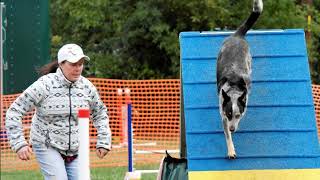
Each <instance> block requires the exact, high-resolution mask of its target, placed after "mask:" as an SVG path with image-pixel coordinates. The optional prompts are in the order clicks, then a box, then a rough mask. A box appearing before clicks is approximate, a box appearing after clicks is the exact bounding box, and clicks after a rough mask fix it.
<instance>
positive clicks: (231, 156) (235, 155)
mask: <svg viewBox="0 0 320 180" xmlns="http://www.w3.org/2000/svg"><path fill="white" fill-rule="evenodd" d="M228 158H229V159H236V158H237V154H236V153H235V152H234V153H228Z"/></svg>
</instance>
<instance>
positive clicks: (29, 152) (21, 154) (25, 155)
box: [17, 146, 32, 161]
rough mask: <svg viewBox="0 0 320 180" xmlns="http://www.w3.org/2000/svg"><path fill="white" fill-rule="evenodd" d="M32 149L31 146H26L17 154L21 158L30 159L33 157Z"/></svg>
mask: <svg viewBox="0 0 320 180" xmlns="http://www.w3.org/2000/svg"><path fill="white" fill-rule="evenodd" d="M31 155H32V149H31V147H29V146H24V147H22V148H21V149H19V151H18V152H17V156H18V158H19V159H21V160H24V161H28V160H30V159H31Z"/></svg>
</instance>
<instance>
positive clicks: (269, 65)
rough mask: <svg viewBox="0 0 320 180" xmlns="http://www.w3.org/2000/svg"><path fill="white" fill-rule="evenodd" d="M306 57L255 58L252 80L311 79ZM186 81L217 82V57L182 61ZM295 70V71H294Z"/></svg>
mask: <svg viewBox="0 0 320 180" xmlns="http://www.w3.org/2000/svg"><path fill="white" fill-rule="evenodd" d="M307 62H308V59H307V58H306V57H282V58H280V57H272V58H271V57H270V58H254V59H253V61H252V80H253V81H254V82H255V81H286V80H291V81H295V80H306V81H309V80H310V77H309V73H304V72H309V66H308V63H307ZM182 66H183V68H182V69H183V74H185V76H184V83H215V82H216V73H215V72H216V59H201V60H199V59H194V60H186V61H183V63H182ZM292 72H294V73H292Z"/></svg>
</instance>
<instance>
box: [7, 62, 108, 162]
mask: <svg viewBox="0 0 320 180" xmlns="http://www.w3.org/2000/svg"><path fill="white" fill-rule="evenodd" d="M34 107H35V114H34V116H33V118H32V125H31V133H30V143H31V144H34V143H42V144H46V145H47V146H49V145H50V146H52V147H54V148H56V149H57V150H59V151H60V153H62V154H65V155H68V156H71V155H75V154H77V153H78V148H79V139H78V138H79V134H78V133H79V129H78V120H77V119H78V117H77V110H78V109H79V108H89V109H90V110H91V113H90V115H91V119H92V121H93V125H94V126H95V128H96V129H97V134H98V135H97V136H98V137H97V144H96V147H97V148H99V147H103V148H105V149H109V150H110V149H111V130H110V127H109V118H108V115H107V109H106V107H105V105H104V104H103V102H102V101H101V99H100V97H99V94H98V91H97V89H96V88H95V86H94V85H93V84H92V83H91V82H90V81H89V80H88V79H86V78H85V77H83V76H81V77H80V79H79V80H78V81H76V82H73V83H72V82H70V81H68V80H67V79H66V78H65V76H64V75H63V73H62V71H61V69H60V68H58V69H57V71H56V73H50V74H47V75H44V76H42V77H40V78H39V79H38V80H37V81H36V82H34V83H33V84H32V85H31V86H29V87H28V88H27V89H26V90H25V91H24V92H23V93H22V94H21V95H20V96H19V97H18V98H17V99H16V100H15V101H14V102H13V103H12V104H11V106H10V108H9V109H8V111H7V114H6V129H7V134H8V138H9V140H10V144H11V147H12V149H13V150H14V151H15V152H17V151H18V150H19V149H21V148H22V147H24V146H26V145H28V143H27V142H26V140H25V137H24V135H23V127H22V122H21V120H22V117H23V116H24V115H25V114H26V113H27V112H28V111H30V110H32V109H33V108H34Z"/></svg>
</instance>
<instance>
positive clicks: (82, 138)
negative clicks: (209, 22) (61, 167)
mask: <svg viewBox="0 0 320 180" xmlns="http://www.w3.org/2000/svg"><path fill="white" fill-rule="evenodd" d="M89 117H90V110H89V109H79V111H78V121H79V154H78V161H79V167H78V177H79V180H89V179H90V161H89V156H90V154H89V153H90V152H89V150H90V145H89Z"/></svg>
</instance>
